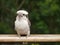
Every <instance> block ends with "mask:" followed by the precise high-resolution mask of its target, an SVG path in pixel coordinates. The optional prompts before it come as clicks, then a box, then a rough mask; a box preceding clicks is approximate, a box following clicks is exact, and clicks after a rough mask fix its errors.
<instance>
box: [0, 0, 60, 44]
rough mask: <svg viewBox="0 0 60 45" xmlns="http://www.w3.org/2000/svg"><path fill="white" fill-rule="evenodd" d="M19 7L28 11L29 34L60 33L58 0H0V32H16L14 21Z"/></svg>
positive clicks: (59, 6) (59, 1)
mask: <svg viewBox="0 0 60 45" xmlns="http://www.w3.org/2000/svg"><path fill="white" fill-rule="evenodd" d="M21 9H23V10H27V11H28V12H29V19H30V21H31V24H32V25H31V34H60V0H0V34H12V33H15V34H16V32H15V30H14V21H15V17H16V11H17V10H21ZM40 44H41V45H49V44H50V45H51V44H53V45H60V44H59V43H40ZM32 45H34V44H32Z"/></svg>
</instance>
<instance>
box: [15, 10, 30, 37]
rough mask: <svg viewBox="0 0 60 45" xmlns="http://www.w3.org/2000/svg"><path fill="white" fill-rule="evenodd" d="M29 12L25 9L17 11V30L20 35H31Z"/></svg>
mask: <svg viewBox="0 0 60 45" xmlns="http://www.w3.org/2000/svg"><path fill="white" fill-rule="evenodd" d="M27 16H28V12H27V11H25V10H19V11H17V17H16V20H15V30H16V32H17V34H18V36H21V35H27V36H29V35H30V25H31V24H30V21H29V19H28V17H27Z"/></svg>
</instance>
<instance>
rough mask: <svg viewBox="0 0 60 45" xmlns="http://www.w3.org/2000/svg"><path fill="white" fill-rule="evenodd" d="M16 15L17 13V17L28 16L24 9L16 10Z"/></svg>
mask: <svg viewBox="0 0 60 45" xmlns="http://www.w3.org/2000/svg"><path fill="white" fill-rule="evenodd" d="M17 15H18V16H19V17H23V16H28V12H27V11H25V10H18V11H17Z"/></svg>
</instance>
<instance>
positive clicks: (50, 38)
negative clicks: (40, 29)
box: [0, 34, 60, 42]
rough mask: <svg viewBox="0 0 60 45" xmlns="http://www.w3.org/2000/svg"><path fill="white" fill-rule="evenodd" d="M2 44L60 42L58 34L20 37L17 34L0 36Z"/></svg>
mask: <svg viewBox="0 0 60 45" xmlns="http://www.w3.org/2000/svg"><path fill="white" fill-rule="evenodd" d="M0 42H60V35H58V34H31V35H30V36H29V37H26V36H22V37H18V35H15V34H0Z"/></svg>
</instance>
